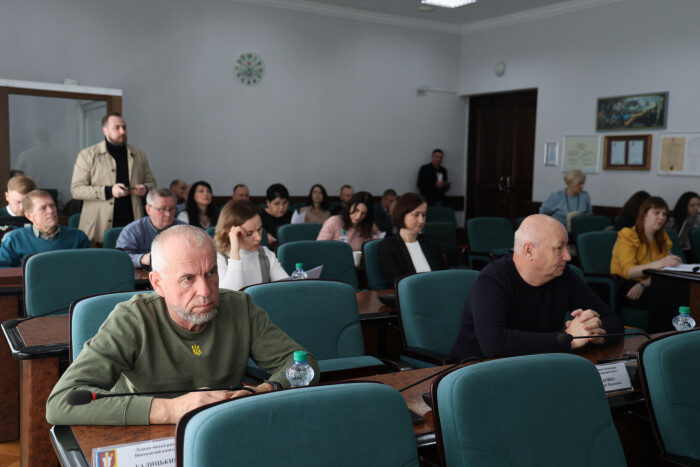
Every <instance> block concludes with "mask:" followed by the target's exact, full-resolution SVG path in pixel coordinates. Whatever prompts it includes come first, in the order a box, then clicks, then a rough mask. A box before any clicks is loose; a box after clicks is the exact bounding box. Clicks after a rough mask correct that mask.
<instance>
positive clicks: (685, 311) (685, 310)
mask: <svg viewBox="0 0 700 467" xmlns="http://www.w3.org/2000/svg"><path fill="white" fill-rule="evenodd" d="M678 313H682V314H684V315H688V314H690V307H689V306H681V307H678Z"/></svg>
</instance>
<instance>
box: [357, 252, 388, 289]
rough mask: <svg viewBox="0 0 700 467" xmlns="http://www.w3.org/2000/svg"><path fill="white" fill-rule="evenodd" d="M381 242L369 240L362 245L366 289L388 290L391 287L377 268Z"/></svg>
mask: <svg viewBox="0 0 700 467" xmlns="http://www.w3.org/2000/svg"><path fill="white" fill-rule="evenodd" d="M381 242H382V240H370V241H369V242H365V243H364V245H362V252H363V253H362V256H363V257H364V258H365V271H366V272H367V288H368V289H370V290H382V289H389V288H391V287H392V286H393V284H392V283H391V281H387V280H386V278H385V277H384V274H383V273H382V269H381V268H380V267H379V244H380V243H381Z"/></svg>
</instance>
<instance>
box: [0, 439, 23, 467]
mask: <svg viewBox="0 0 700 467" xmlns="http://www.w3.org/2000/svg"><path fill="white" fill-rule="evenodd" d="M0 467H19V440H17V441H12V442H10V443H0Z"/></svg>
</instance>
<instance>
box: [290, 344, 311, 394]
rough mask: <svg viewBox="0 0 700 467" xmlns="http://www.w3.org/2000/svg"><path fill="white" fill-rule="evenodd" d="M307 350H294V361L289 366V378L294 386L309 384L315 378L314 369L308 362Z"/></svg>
mask: <svg viewBox="0 0 700 467" xmlns="http://www.w3.org/2000/svg"><path fill="white" fill-rule="evenodd" d="M306 357H307V355H306V352H305V351H303V350H297V351H296V352H294V363H292V364H291V365H290V366H289V368H287V380H288V381H289V384H291V386H292V387H293V388H297V387H300V386H308V385H309V383H310V382H311V380H312V379H314V369H313V368H311V366H310V365H309V364H308V363H307V362H306Z"/></svg>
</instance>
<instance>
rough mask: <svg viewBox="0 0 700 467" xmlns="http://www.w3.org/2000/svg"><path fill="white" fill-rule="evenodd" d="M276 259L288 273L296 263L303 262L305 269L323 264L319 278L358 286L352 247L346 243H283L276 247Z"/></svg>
mask: <svg viewBox="0 0 700 467" xmlns="http://www.w3.org/2000/svg"><path fill="white" fill-rule="evenodd" d="M277 259H278V260H279V262H280V264H282V267H283V268H284V269H285V271H287V272H288V273H289V274H291V273H292V271H294V267H295V264H296V263H304V269H305V270H307V271H308V270H309V269H313V268H315V267H317V266H321V265H323V272H322V273H321V279H334V280H339V281H341V282H345V283H346V284H349V285H351V286H353V287H354V288H355V289H357V287H358V284H357V272H355V262H354V260H353V258H352V248H351V247H350V245H348V244H347V243H343V242H338V241H334V240H328V241H316V240H301V241H298V242H290V243H285V244H284V245H280V247H279V248H278V249H277Z"/></svg>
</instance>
